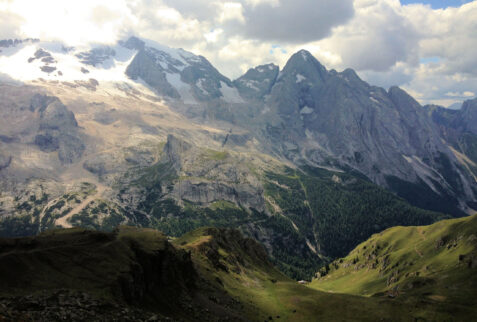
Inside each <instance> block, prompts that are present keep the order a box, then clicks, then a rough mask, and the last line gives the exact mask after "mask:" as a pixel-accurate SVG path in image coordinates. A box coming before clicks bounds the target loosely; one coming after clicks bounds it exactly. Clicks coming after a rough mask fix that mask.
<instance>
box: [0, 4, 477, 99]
mask: <svg viewBox="0 0 477 322" xmlns="http://www.w3.org/2000/svg"><path fill="white" fill-rule="evenodd" d="M133 34H134V35H138V36H141V37H144V38H150V39H153V40H155V41H158V42H160V43H163V44H165V45H168V46H171V47H182V48H184V49H187V50H190V51H192V52H195V53H197V54H202V55H204V56H205V57H207V58H208V59H209V60H210V61H211V62H212V63H213V64H214V65H215V66H216V67H217V68H218V69H219V70H220V71H221V72H222V73H224V74H225V75H226V76H228V77H230V78H236V77H238V76H239V75H241V74H242V73H244V72H245V71H246V70H247V69H248V68H250V67H253V66H256V65H259V64H263V63H268V62H275V63H277V64H279V65H280V66H283V65H284V64H285V62H286V60H287V59H288V57H289V56H290V55H291V54H292V53H293V52H295V51H297V50H299V49H301V48H305V49H308V50H309V51H310V52H312V54H314V55H315V56H316V57H317V58H318V59H319V60H320V61H321V62H322V63H323V64H324V65H325V66H326V67H327V68H329V69H331V68H334V69H337V70H342V69H345V68H347V67H351V68H354V69H355V70H357V71H358V73H359V75H360V76H361V77H362V78H364V79H365V80H367V81H368V82H369V83H371V84H376V85H380V86H384V87H389V86H391V85H399V86H402V87H404V88H405V89H406V90H408V91H409V92H410V93H412V94H413V95H414V96H415V97H416V98H417V99H419V100H420V101H421V102H422V103H431V102H434V103H439V104H443V105H450V104H452V103H454V102H456V101H462V100H465V99H469V98H473V97H475V95H476V92H477V59H476V57H477V1H473V2H470V3H467V4H465V5H462V6H461V7H458V8H447V9H439V10H433V9H432V8H431V7H430V6H425V5H422V4H414V5H407V6H402V5H401V4H400V2H399V0H354V1H353V0H340V1H336V0H320V1H311V0H228V1H223V0H216V1H209V0H162V1H157V0H155V1H153V0H115V1H110V0H94V1H93V0H82V1H81V2H78V1H66V0H45V1H31V0H0V39H3V38H26V37H35V38H41V39H44V40H62V41H64V42H67V43H68V44H70V45H77V44H80V43H85V42H95V43H112V42H115V41H116V40H118V39H120V38H124V37H127V36H129V35H133Z"/></svg>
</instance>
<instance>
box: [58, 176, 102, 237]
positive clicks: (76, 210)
mask: <svg viewBox="0 0 477 322" xmlns="http://www.w3.org/2000/svg"><path fill="white" fill-rule="evenodd" d="M104 190H106V186H103V185H101V184H96V193H95V194H94V195H91V196H88V197H87V198H86V199H85V200H83V201H82V202H81V203H80V204H79V205H77V206H76V207H74V208H73V209H71V211H70V212H69V213H67V214H66V215H64V216H63V217H61V218H58V219H57V220H56V225H60V226H62V227H64V228H71V227H73V226H72V225H71V224H70V223H69V222H68V219H69V218H71V217H73V216H74V215H76V214H77V213H79V212H80V211H81V210H83V209H84V208H85V207H86V206H87V205H88V204H89V203H90V202H91V201H93V200H96V199H99V198H101V195H102V194H103V192H104Z"/></svg>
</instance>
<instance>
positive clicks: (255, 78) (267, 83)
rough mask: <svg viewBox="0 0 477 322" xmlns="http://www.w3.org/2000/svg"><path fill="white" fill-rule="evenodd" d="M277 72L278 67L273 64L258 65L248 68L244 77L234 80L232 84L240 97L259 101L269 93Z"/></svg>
mask: <svg viewBox="0 0 477 322" xmlns="http://www.w3.org/2000/svg"><path fill="white" fill-rule="evenodd" d="M278 72H279V67H278V66H277V65H275V64H266V65H260V66H257V67H255V68H250V69H249V70H248V71H247V72H246V73H245V74H244V75H242V76H240V77H239V78H237V79H236V80H234V82H233V84H234V86H235V87H236V88H237V89H238V91H239V92H240V95H241V96H242V97H244V98H248V99H260V98H263V96H265V95H267V94H269V93H270V90H271V88H272V86H273V84H275V81H276V79H277V76H278Z"/></svg>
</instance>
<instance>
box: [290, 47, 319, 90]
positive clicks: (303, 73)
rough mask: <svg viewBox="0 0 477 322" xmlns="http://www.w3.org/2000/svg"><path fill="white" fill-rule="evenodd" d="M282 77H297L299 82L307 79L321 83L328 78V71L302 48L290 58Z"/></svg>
mask: <svg viewBox="0 0 477 322" xmlns="http://www.w3.org/2000/svg"><path fill="white" fill-rule="evenodd" d="M281 77H283V78H286V77H291V78H293V77H296V82H297V83H300V82H302V81H304V80H305V79H307V80H308V81H311V82H313V83H321V82H323V81H324V80H326V79H327V77H328V71H327V70H326V68H325V66H323V65H322V64H321V63H320V62H319V61H318V60H317V59H316V58H315V57H314V56H313V55H312V54H311V53H310V52H308V51H307V50H304V49H302V50H300V51H298V52H297V53H295V54H293V55H292V56H291V57H290V59H288V61H287V63H286V65H285V67H284V68H283V71H282V73H281Z"/></svg>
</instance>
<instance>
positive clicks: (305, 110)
mask: <svg viewBox="0 0 477 322" xmlns="http://www.w3.org/2000/svg"><path fill="white" fill-rule="evenodd" d="M313 111H314V109H312V108H311V107H309V106H303V108H302V109H301V110H300V114H311V113H313Z"/></svg>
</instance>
